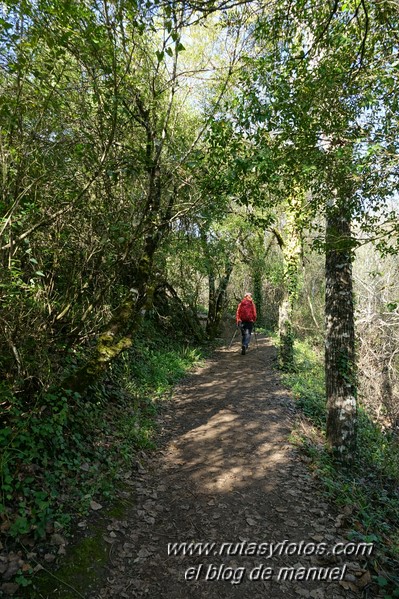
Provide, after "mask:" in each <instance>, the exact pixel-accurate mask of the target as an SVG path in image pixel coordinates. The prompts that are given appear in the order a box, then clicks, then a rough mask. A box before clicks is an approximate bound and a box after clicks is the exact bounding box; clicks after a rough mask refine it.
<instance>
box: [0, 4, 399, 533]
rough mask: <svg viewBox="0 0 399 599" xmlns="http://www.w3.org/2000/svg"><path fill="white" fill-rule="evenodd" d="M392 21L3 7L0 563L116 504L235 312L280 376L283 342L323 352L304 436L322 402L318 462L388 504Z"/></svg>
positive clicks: (368, 15) (275, 12) (380, 7)
mask: <svg viewBox="0 0 399 599" xmlns="http://www.w3.org/2000/svg"><path fill="white" fill-rule="evenodd" d="M397 17H398V10H397V7H396V5H395V4H394V3H392V2H389V1H388V0H361V1H360V2H358V1H355V0H347V1H345V2H340V1H335V0H334V1H330V0H329V1H327V2H325V3H320V2H318V1H316V0H310V1H309V2H302V1H297V2H294V3H292V2H291V1H288V0H287V1H286V0H278V2H273V3H272V2H270V3H269V2H260V1H256V0H253V1H250V0H248V1H240V2H235V1H234V0H232V1H231V2H226V1H225V0H221V1H220V2H214V1H206V0H204V1H200V2H190V1H189V0H187V1H185V2H178V1H177V0H171V1H163V0H149V1H148V2H140V1H134V0H132V1H130V0H103V1H101V2H97V1H96V0H85V1H84V2H81V1H80V0H72V1H69V0H68V1H66V0H57V1H51V2H50V1H47V0H38V1H33V0H32V1H30V0H24V1H14V0H6V1H5V2H2V3H1V6H0V90H1V91H0V158H1V173H0V191H1V194H0V252H1V267H2V268H1V273H0V293H1V295H0V309H1V312H0V373H1V378H0V408H1V414H0V416H1V424H2V428H1V430H0V448H1V458H0V467H1V473H2V474H1V498H0V520H1V525H0V527H1V530H2V532H3V533H4V535H5V538H6V539H7V543H14V542H15V540H21V539H22V540H25V541H26V539H27V538H28V537H30V538H33V537H35V538H45V536H46V534H48V532H47V531H48V530H49V526H50V524H51V523H52V522H54V520H55V519H57V521H58V524H59V525H60V526H64V525H66V522H67V520H68V518H69V516H68V515H69V514H71V513H72V512H73V511H74V510H76V512H79V511H80V510H84V509H85V506H86V507H87V504H88V503H89V502H90V500H91V498H92V497H93V495H95V494H96V493H100V491H101V493H103V494H104V493H105V494H107V493H110V492H111V489H110V485H109V481H110V480H114V479H115V478H116V479H117V478H118V472H119V468H120V467H121V465H122V464H123V462H124V460H129V459H131V457H132V455H133V452H134V451H135V450H137V448H138V447H146V446H147V445H148V444H150V443H151V427H152V424H151V422H152V417H153V412H154V398H155V399H156V397H157V396H158V395H159V394H160V393H162V391H164V390H165V389H166V388H168V385H169V384H170V383H171V382H172V381H173V380H174V379H175V376H178V375H179V374H182V372H183V371H184V368H185V367H188V366H189V365H190V364H191V363H192V362H193V360H194V359H196V357H197V354H196V353H195V351H194V349H193V347H195V346H199V345H201V344H203V342H204V341H205V340H206V339H207V340H214V339H217V338H218V336H219V335H220V331H221V326H222V323H223V317H224V315H225V314H226V311H227V312H228V311H230V312H234V311H235V307H236V305H237V302H238V301H239V300H240V299H241V297H242V294H243V293H244V291H246V290H248V289H250V290H251V291H252V292H253V294H254V297H255V300H256V303H257V306H258V313H259V324H260V326H262V327H264V328H265V329H267V330H278V333H279V343H280V349H279V361H280V367H281V368H282V369H283V370H284V371H286V372H288V373H291V374H290V376H293V377H295V376H296V377H297V380H299V381H300V379H301V375H300V374H299V373H300V371H301V365H300V363H299V364H298V363H296V354H295V352H294V341H295V338H301V339H302V340H304V339H305V338H306V339H307V340H308V341H310V342H311V343H312V344H313V345H314V346H315V347H316V348H318V350H319V351H320V348H321V347H322V345H323V343H325V347H326V354H325V359H324V364H325V365H326V378H325V379H324V380H323V381H322V382H320V383H318V384H317V385H319V386H317V389H316V390H313V391H312V392H311V393H310V395H309V397H308V398H307V399H306V397H305V399H306V401H305V399H304V398H303V397H302V399H301V401H302V402H303V407H304V409H305V413H307V414H308V415H309V416H310V417H312V418H313V419H314V420H315V422H316V423H317V424H322V423H324V422H325V412H326V409H325V404H326V400H327V444H328V445H329V447H330V449H332V450H333V452H335V453H336V454H338V455H339V456H340V458H341V461H344V462H345V461H351V460H352V461H353V460H354V458H355V456H356V455H357V456H358V455H361V457H362V460H363V459H364V461H362V463H363V464H370V468H373V469H374V470H375V471H377V470H378V476H377V475H376V478H375V481H374V483H373V485H374V486H373V489H374V491H375V492H377V491H376V490H377V487H378V484H379V482H381V481H385V480H388V479H389V484H388V483H387V484H386V485H385V482H384V483H382V484H383V488H384V489H387V493H393V488H394V484H393V483H392V481H397V476H398V473H397V471H395V470H394V467H393V466H392V469H391V470H390V471H389V472H387V471H386V470H384V469H383V468H382V462H383V461H384V459H383V457H382V456H385V455H386V447H388V445H384V444H386V442H387V441H386V439H387V438H388V437H389V439H390V440H391V438H395V435H397V427H398V419H399V408H398V405H399V402H398V398H399V358H398V356H399V351H398V343H399V320H398V309H399V301H398V284H397V280H398V265H397V259H396V254H397V251H398V244H399V236H398V222H399V220H398V206H397V193H398V172H399V171H398V166H399V148H398V138H397V128H398V118H399V117H398V115H399V106H398V97H397V93H396V90H397V88H398V70H397V64H398V61H399V54H398V39H399V29H398V26H397V22H398V19H397ZM354 297H355V300H356V301H355V302H354V301H353V298H354ZM204 319H205V322H203V321H204ZM324 321H326V324H327V326H326V327H325V326H324ZM203 324H204V325H205V326H203ZM355 347H356V348H357V349H356V352H355ZM298 372H299V373H298ZM316 378H317V380H319V377H316ZM325 389H327V393H326V396H325ZM300 394H302V391H301V392H300ZM304 395H305V396H306V393H305V392H304ZM359 406H360V411H359ZM126 413H127V414H128V415H129V416H128V418H127V419H126V418H123V417H122V416H124V415H126ZM341 416H342V417H341ZM371 421H373V422H374V423H378V426H377V424H375V425H374V424H371ZM340 423H341V424H340ZM365 423H366V424H365ZM341 425H342V426H341ZM374 426H376V427H377V428H374ZM379 427H380V428H379ZM376 431H377V432H376ZM384 435H387V436H386V437H384ZM371 437H372V438H373V444H374V445H373V447H371V444H370V443H369V441H370V439H371ZM356 445H357V446H356ZM116 446H117V447H118V450H116ZM383 448H384V449H383ZM359 452H360V454H359ZM384 452H385V453H384ZM366 454H370V455H366ZM326 455H327V454H326ZM373 456H374V457H373ZM376 456H377V457H378V456H380V457H379V458H378V460H379V463H378V464H377V463H376V462H375V460H374V458H375V457H376ZM326 459H327V458H326ZM376 459H377V458H376ZM367 460H369V461H367ZM373 460H374V461H373ZM378 460H377V461H378ZM389 463H390V464H391V462H389ZM387 464H388V462H387ZM380 466H381V468H380ZM334 467H335V465H334ZM328 468H330V466H328ZM387 468H388V465H387ZM374 470H373V471H374ZM110 473H111V474H112V476H111V477H109V474H110ZM107 481H108V482H107ZM377 483H378V484H377ZM391 483H392V484H391ZM345 484H346V483H345V481H343V482H342V485H345ZM107 485H108V486H107ZM384 485H385V486H384ZM111 486H112V485H111ZM83 489H84V490H83ZM365 497H366V495H365ZM390 497H391V496H390ZM359 501H360V500H359ZM365 501H366V500H365ZM395 501H396V499H395ZM395 505H396V504H395ZM395 509H396V508H395ZM384 517H385V512H384V513H383V514H382V516H381V519H383V518H384ZM386 517H387V518H388V520H387V522H389V526H390V525H391V524H392V522H393V519H392V518H391V516H390V515H387V516H386ZM49 523H50V524H49ZM370 526H371V525H370Z"/></svg>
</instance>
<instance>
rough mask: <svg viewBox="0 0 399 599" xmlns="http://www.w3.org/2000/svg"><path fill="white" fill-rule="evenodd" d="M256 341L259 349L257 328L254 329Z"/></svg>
mask: <svg viewBox="0 0 399 599" xmlns="http://www.w3.org/2000/svg"><path fill="white" fill-rule="evenodd" d="M254 334H255V341H256V349H259V345H258V335H257V334H256V328H255V327H254Z"/></svg>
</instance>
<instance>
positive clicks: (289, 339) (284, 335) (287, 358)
mask: <svg viewBox="0 0 399 599" xmlns="http://www.w3.org/2000/svg"><path fill="white" fill-rule="evenodd" d="M278 331H279V338H280V345H279V353H278V359H279V367H280V369H281V370H284V371H286V372H291V371H292V370H294V333H293V330H292V297H291V295H290V293H289V292H288V291H286V292H285V294H284V297H283V300H282V302H281V304H280V306H279V315H278Z"/></svg>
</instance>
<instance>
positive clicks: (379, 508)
mask: <svg viewBox="0 0 399 599" xmlns="http://www.w3.org/2000/svg"><path fill="white" fill-rule="evenodd" d="M295 366H296V369H295V372H293V373H282V374H281V376H282V379H283V381H284V382H285V384H286V385H287V386H288V387H290V388H291V389H292V391H293V393H294V397H295V400H296V403H297V405H298V407H300V408H301V410H302V411H303V413H304V414H305V415H306V417H307V418H308V420H309V421H310V422H311V423H312V424H313V425H314V427H315V432H314V435H312V433H310V434H305V433H303V432H299V431H298V432H297V434H296V435H295V440H296V442H297V443H298V444H299V445H300V446H301V448H302V449H303V450H304V451H305V452H306V453H307V454H308V455H309V456H310V457H311V458H312V467H313V468H314V469H315V471H316V475H317V476H318V477H319V478H320V479H321V480H322V482H323V484H324V489H325V493H326V495H327V496H328V497H329V498H330V499H333V500H334V501H335V502H336V503H337V505H338V506H341V507H343V506H349V508H350V509H349V511H350V512H351V514H352V516H351V526H352V531H351V537H352V538H353V540H355V541H359V542H360V541H364V540H365V541H367V542H373V543H374V544H375V547H376V552H375V555H374V559H375V562H374V565H373V567H374V570H375V573H376V578H375V580H376V582H377V584H378V585H379V586H380V587H381V588H383V589H385V590H386V594H385V595H384V596H385V597H386V599H389V598H391V597H398V596H399V591H398V588H399V577H398V576H397V572H398V570H399V569H398V565H399V528H398V522H399V439H398V437H397V435H395V434H394V433H393V432H392V431H388V430H383V429H382V428H381V427H380V426H379V425H378V424H376V423H375V422H373V421H372V419H371V418H370V417H369V415H368V414H367V413H366V411H365V409H364V408H363V407H362V406H361V405H360V406H359V408H358V431H357V435H358V437H357V438H358V442H357V450H356V456H355V460H354V463H353V464H352V465H351V466H350V468H349V467H348V468H344V467H342V465H340V464H339V463H337V462H336V461H335V460H334V458H333V456H332V455H331V454H330V453H329V452H328V451H327V448H326V446H325V443H324V439H325V424H326V407H325V390H324V367H323V357H322V356H321V355H319V354H317V352H316V351H315V350H313V349H312V348H311V347H310V346H309V345H308V344H307V343H306V342H298V341H297V342H296V343H295ZM320 440H321V441H320Z"/></svg>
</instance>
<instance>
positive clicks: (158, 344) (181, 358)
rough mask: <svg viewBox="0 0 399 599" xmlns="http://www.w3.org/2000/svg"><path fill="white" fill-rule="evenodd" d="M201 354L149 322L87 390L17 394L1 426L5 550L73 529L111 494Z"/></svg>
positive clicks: (0, 525) (0, 526) (147, 445)
mask: <svg viewBox="0 0 399 599" xmlns="http://www.w3.org/2000/svg"><path fill="white" fill-rule="evenodd" d="M200 359H201V351H200V350H199V349H195V348H193V347H191V346H188V345H187V342H185V341H184V340H183V339H173V338H171V337H170V336H166V335H164V334H161V333H160V332H157V329H156V327H155V326H152V325H151V323H146V327H145V332H144V330H143V331H141V335H138V337H137V341H136V343H135V345H134V347H133V348H132V349H131V350H130V351H128V352H126V353H125V354H123V355H122V356H121V357H120V358H119V359H118V360H117V361H116V362H115V363H114V364H113V365H112V368H111V369H110V371H109V372H108V374H107V377H106V378H105V379H104V380H103V381H102V382H101V383H99V384H98V385H97V386H96V387H93V388H92V389H91V390H90V392H89V393H88V394H87V395H86V396H84V397H82V396H80V395H79V394H76V393H72V392H71V393H65V392H57V391H53V392H52V393H46V394H45V395H44V396H41V397H40V401H38V403H37V406H35V405H29V406H28V405H24V403H23V401H22V400H20V399H18V398H17V397H14V398H12V399H13V401H12V402H10V405H11V408H10V410H9V411H8V413H7V415H6V426H5V427H4V428H3V429H2V430H1V431H0V472H1V478H0V530H1V533H2V538H3V548H8V549H9V550H10V549H12V548H15V547H16V548H17V547H18V546H30V547H31V546H32V545H33V544H35V543H38V542H46V540H48V539H49V537H50V536H51V534H53V533H54V531H56V532H60V531H61V532H62V533H63V534H68V527H69V526H70V523H71V522H72V521H73V520H74V519H75V518H77V517H81V516H83V515H85V514H87V513H88V511H89V509H90V503H91V501H92V500H93V498H94V497H95V498H96V500H97V501H99V500H101V501H103V502H104V500H105V501H106V500H107V499H111V498H112V497H113V496H114V493H115V489H116V488H117V487H118V484H119V480H120V478H122V476H123V471H124V469H125V470H126V468H130V469H131V467H132V463H134V459H135V456H136V455H137V452H138V451H145V450H148V449H151V448H152V447H154V432H155V430H154V428H155V415H156V412H157V405H158V404H159V402H160V401H162V399H163V398H164V397H165V396H166V395H167V392H168V391H169V390H170V389H171V386H172V385H173V384H174V383H175V382H176V381H177V380H178V379H179V378H181V377H182V376H183V375H184V374H185V373H186V372H187V370H188V369H189V368H190V367H192V366H193V365H194V364H195V363H198V361H199V360H200ZM24 580H25V579H24V575H21V576H20V580H19V582H20V583H21V584H24Z"/></svg>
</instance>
